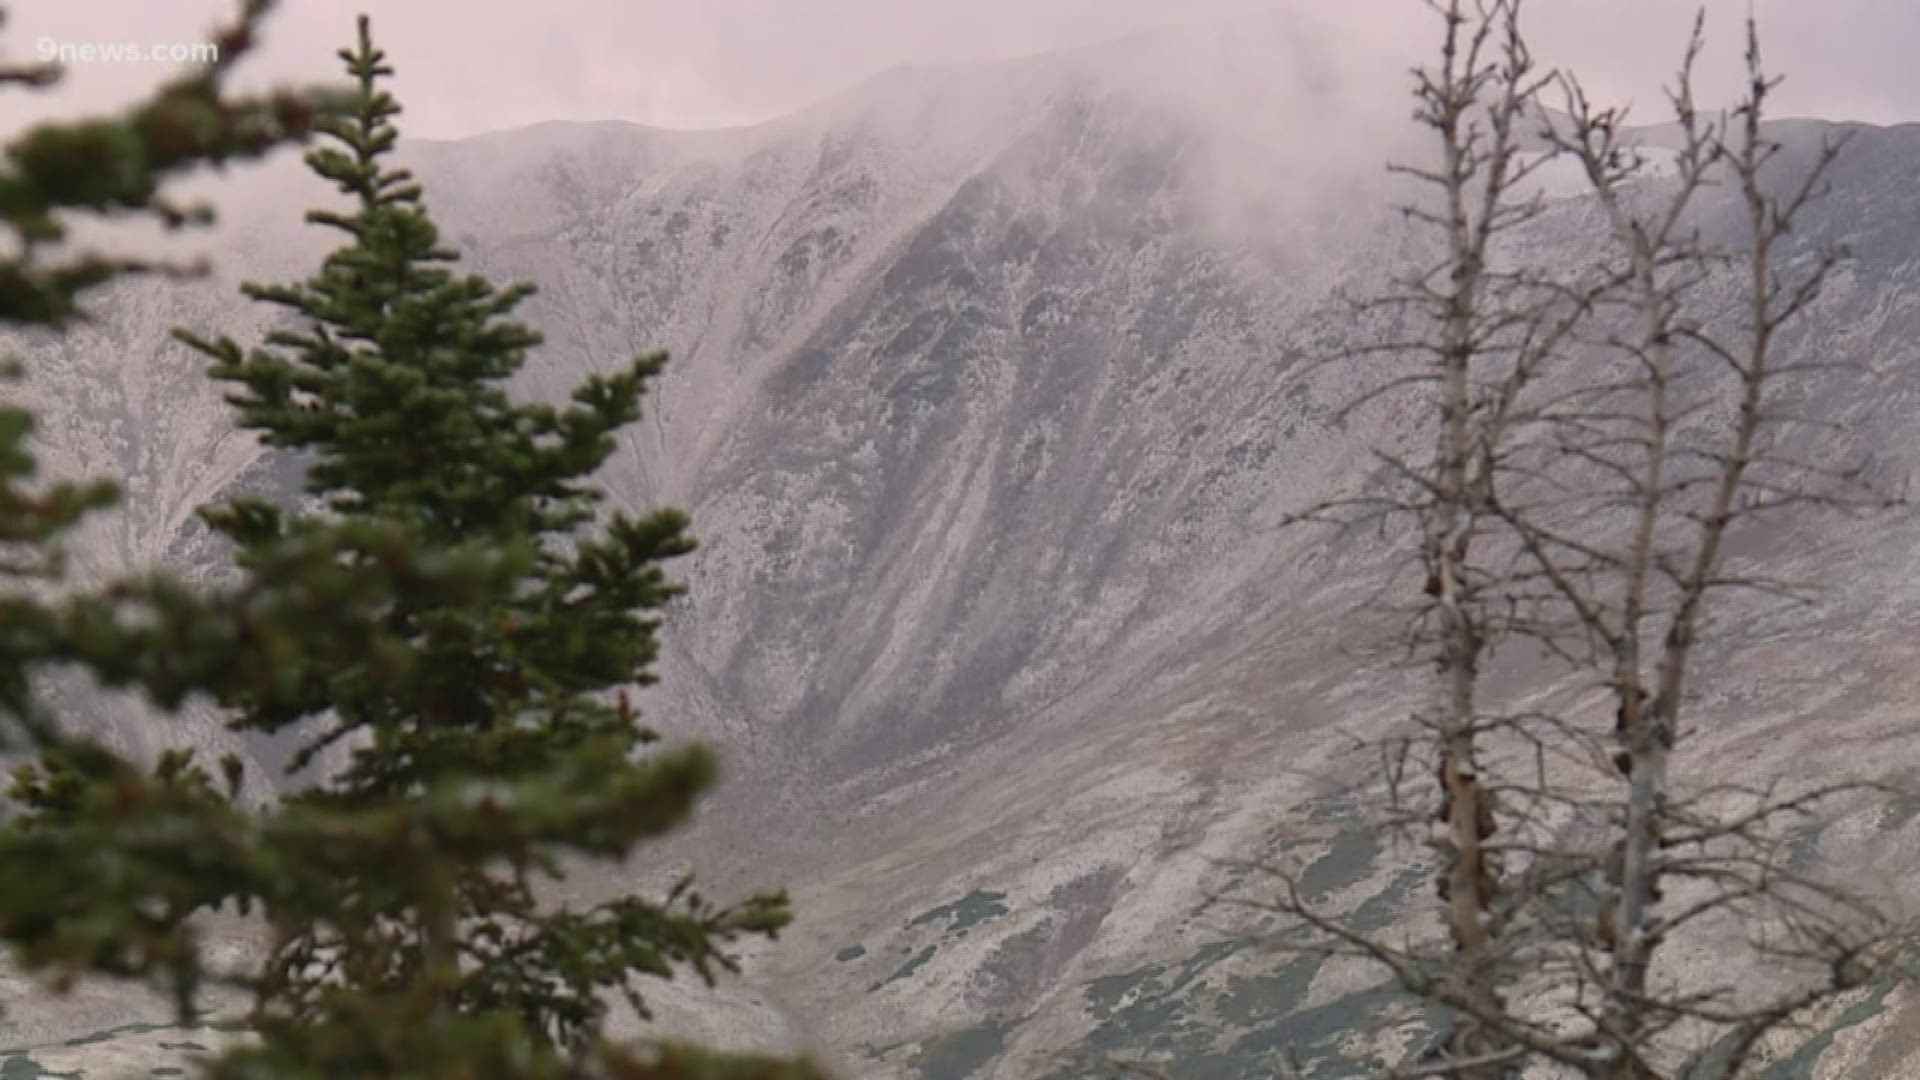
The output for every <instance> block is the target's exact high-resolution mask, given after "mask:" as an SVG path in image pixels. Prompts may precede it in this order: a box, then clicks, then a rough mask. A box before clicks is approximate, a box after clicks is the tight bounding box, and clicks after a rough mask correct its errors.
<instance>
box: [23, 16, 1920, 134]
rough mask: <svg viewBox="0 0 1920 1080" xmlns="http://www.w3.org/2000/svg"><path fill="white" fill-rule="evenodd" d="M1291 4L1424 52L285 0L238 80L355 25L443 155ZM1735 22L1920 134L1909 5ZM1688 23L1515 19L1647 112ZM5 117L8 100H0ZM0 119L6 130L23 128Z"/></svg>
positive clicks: (297, 75)
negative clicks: (383, 51)
mask: <svg viewBox="0 0 1920 1080" xmlns="http://www.w3.org/2000/svg"><path fill="white" fill-rule="evenodd" d="M1292 2H1302V3H1306V4H1308V6H1310V7H1311V9H1312V11H1313V12H1314V14H1315V16H1316V17H1317V18H1318V19H1319V20H1321V21H1322V22H1325V23H1329V24H1331V25H1333V26H1334V27H1335V28H1336V29H1335V30H1334V32H1333V38H1332V44H1331V45H1330V48H1333V49H1335V50H1338V49H1339V48H1340V47H1341V42H1343V41H1350V42H1351V43H1353V44H1354V45H1356V46H1367V47H1372V48H1378V47H1380V46H1382V45H1383V44H1385V45H1387V46H1388V47H1400V46H1401V45H1403V44H1404V43H1405V42H1406V41H1407V40H1419V39H1420V35H1422V34H1425V33H1426V32H1427V31H1429V30H1430V29H1431V26H1432V22H1431V20H1430V19H1429V18H1428V16H1427V15H1426V13H1425V12H1424V10H1423V9H1422V7H1421V5H1420V3H1419V0H511V2H508V0H282V8H281V10H280V11H279V12H278V13H277V14H276V15H275V17H274V18H273V20H272V21H271V22H270V23H269V25H268V29H267V45H266V47H265V48H264V49H263V50H262V52H261V53H260V55H259V56H258V57H257V58H256V59H255V60H253V61H251V62H250V63H249V66H248V68H247V79H246V81H247V82H251V83H255V84H258V83H264V82H274V81H284V80H286V79H290V78H292V79H312V78H330V77H332V76H333V75H334V74H335V72H336V70H337V68H336V64H335V61H334V60H333V57H332V52H333V49H334V48H336V47H338V46H339V45H340V44H343V43H344V42H345V41H346V40H347V39H348V37H349V36H350V35H351V32H352V25H353V16H354V14H355V13H356V12H357V11H360V10H366V11H369V12H370V13H371V14H372V15H373V18H374V26H375V30H376V32H377V34H378V36H379V38H380V39H381V41H382V42H383V43H384V44H385V45H386V46H387V47H388V49H389V51H390V52H391V54H392V56H393V59H394V61H395V63H396V64H397V65H398V66H399V68H400V81H399V85H398V87H397V89H398V90H399V92H400V94H401V97H402V100H403V101H404V102H405V103H406V106H407V120H406V130H407V133H408V134H411V135H419V136H431V137H452V136H459V135H465V134H472V133H475V132H479V131H486V130H493V129H499V128H507V127H515V126H519V125H522V124H527V123H532V122H535V121H539V120H548V119H602V118H618V119H627V120H635V121H640V122H643V123H652V124H661V125H666V126H673V127H708V126H718V125H726V124H736V123H745V122H751V121H755V120H761V119H766V118H770V117H773V116H777V115H780V114H782V113H785V112H789V111H792V110H793V109H795V108H798V107H800V106H803V105H806V104H808V103H811V102H813V101H816V100H818V99H820V98H822V97H825V96H828V95H831V94H832V93H834V92H836V91H838V90H841V89H844V88H846V87H848V86H850V85H852V84H854V83H856V82H858V81H860V80H861V79H863V78H865V77H866V76H868V75H871V74H873V73H875V72H877V71H880V70H883V69H885V68H888V67H891V66H893V65H896V64H901V63H911V62H942V61H960V60H968V59H979V58H989V57H1000V56H1011V55H1019V54H1024V53H1031V52H1036V51H1041V50H1045V49H1048V48H1052V47H1057V46H1062V45H1071V44H1077V43H1084V42H1089V41H1094V40H1099V39H1103V38H1108V37H1113V36H1117V35H1120V34H1124V33H1127V32H1129V31H1133V30H1138V29H1143V28H1147V27H1152V26H1156V25H1169V24H1178V23H1183V22H1192V21H1205V20H1214V19H1221V18H1226V17H1230V16H1232V15H1235V14H1240V13H1246V12H1257V11H1261V10H1265V9H1270V8H1276V7H1279V6H1281V5H1282V4H1285V3H1292ZM1749 3H1751V4H1752V6H1753V7H1754V8H1756V9H1757V12H1758V14H1759V15H1760V17H1761V19H1762V25H1763V28H1764V30H1765V31H1766V34H1767V40H1768V53H1769V59H1770V61H1771V64H1772V66H1773V67H1774V68H1775V69H1776V70H1778V71H1780V72H1782V73H1785V74H1786V75H1788V76H1789V79H1790V81H1789V83H1788V86H1787V88H1786V90H1785V91H1784V92H1783V94H1782V96H1781V99H1780V102H1779V104H1780V114H1786V113H1797V114H1803V115H1817V116H1825V117H1830V118H1835V119H1864V120H1872V121H1879V122H1889V121H1897V120H1908V119H1920V63H1915V62H1914V57H1915V56H1920V0H1708V3H1707V7H1708V9H1709V17H1710V20H1711V22H1710V26H1711V27H1712V28H1713V29H1714V30H1715V32H1716V33H1715V41H1716V49H1715V53H1714V56H1713V62H1712V63H1711V64H1710V65H1709V75H1710V79H1709V84H1710V89H1709V93H1712V92H1713V91H1712V89H1711V87H1712V86H1715V85H1717V86H1719V87H1721V88H1728V87H1730V84H1729V83H1727V82H1726V79H1727V77H1728V76H1730V74H1731V72H1732V70H1733V64H1734V62H1735V61H1737V59H1738V44H1739V41H1738V37H1739V28H1740V20H1741V19H1742V18H1743V17H1744V15H1745V13H1746V11H1747V10H1748V7H1749ZM229 7H230V3H229V2H228V0H15V2H14V3H13V4H12V8H13V10H12V15H11V20H10V23H9V25H8V26H7V28H6V29H5V30H4V31H0V49H4V52H5V55H7V56H9V57H11V58H15V59H27V58H31V57H33V56H34V55H35V51H36V48H37V46H38V45H39V43H40V42H41V41H42V40H47V41H50V42H53V43H58V44H69V45H72V44H82V43H87V42H100V43H107V42H142V43H170V42H187V41H192V40H195V39H199V38H201V37H202V36H203V35H204V31H205V28H206V27H207V26H208V25H210V24H211V23H212V22H213V21H214V20H215V19H216V18H217V17H218V16H219V15H220V14H222V13H223V12H225V11H226V10H228V9H229ZM1692 11H1693V6H1692V5H1691V4H1688V3H1685V2H1684V0H1532V3H1531V6H1530V8H1529V13H1530V21H1531V23H1532V25H1533V27H1534V31H1535V32H1534V40H1535V44H1536V48H1537V49H1538V51H1539V52H1540V53H1541V54H1542V56H1543V58H1544V59H1546V60H1548V61H1550V62H1554V63H1567V64H1570V65H1572V66H1574V67H1576V68H1577V69H1579V70H1580V71H1581V72H1582V73H1583V74H1584V76H1585V78H1586V79H1587V81H1588V82H1589V83H1590V84H1593V85H1595V86H1597V87H1601V88H1603V89H1605V90H1607V91H1610V92H1614V93H1618V94H1624V95H1630V96H1632V97H1634V98H1635V99H1636V100H1640V101H1644V102H1645V103H1646V104H1647V105H1648V106H1650V107H1651V106H1655V105H1657V104H1658V103H1657V101H1656V100H1655V98H1656V97H1657V91H1658V87H1659V83H1660V80H1661V79H1662V78H1663V77H1664V76H1665V74H1666V72H1667V71H1668V69H1669V67H1670V66H1671V63H1672V60H1673V58H1674V56H1675V55H1676V53H1677V49H1678V45H1679V36H1680V35H1681V34H1682V33H1684V30H1685V27H1686V24H1687V22H1688V21H1689V19H1690V18H1691V13H1692ZM163 71H164V69H163V68H162V67H161V66H160V65H158V64H153V63H118V64H105V63H96V64H92V65H82V66H80V67H79V68H78V69H77V70H75V71H74V73H73V78H72V82H71V84H70V86H69V87H68V90H67V92H66V93H65V94H63V95H61V101H62V102H63V105H62V106H61V110H62V111H65V109H67V108H78V107H82V106H89V105H97V104H99V103H101V102H103V101H106V100H109V99H113V98H120V97H125V96H127V95H130V94H132V93H133V92H135V91H136V90H137V89H139V88H141V87H143V86H145V85H150V84H151V83H153V82H154V81H156V80H157V79H158V78H159V77H160V76H161V75H162V74H163ZM9 101H10V104H14V103H19V102H21V101H22V97H21V96H20V95H9ZM11 111H12V113H13V115H12V116H11V117H0V127H10V126H12V125H13V124H14V123H17V122H18V121H19V120H20V119H22V118H23V117H24V115H26V114H25V113H24V112H23V111H22V110H20V109H19V108H14V109H12V110H11Z"/></svg>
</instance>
